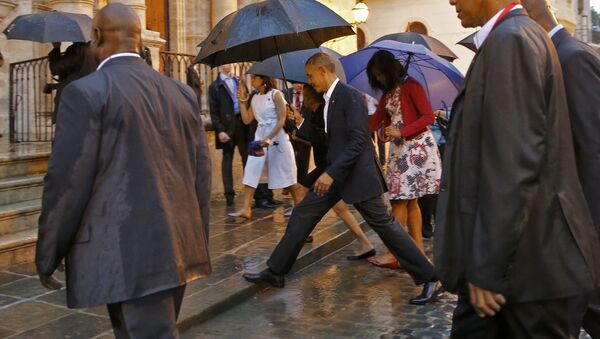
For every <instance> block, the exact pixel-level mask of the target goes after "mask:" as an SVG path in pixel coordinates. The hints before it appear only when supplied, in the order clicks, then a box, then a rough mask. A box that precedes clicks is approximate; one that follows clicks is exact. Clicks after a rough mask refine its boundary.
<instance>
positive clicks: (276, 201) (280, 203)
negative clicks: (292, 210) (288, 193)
mask: <svg viewBox="0 0 600 339" xmlns="http://www.w3.org/2000/svg"><path fill="white" fill-rule="evenodd" d="M269 202H270V203H271V204H273V205H275V206H279V205H283V201H279V200H275V199H273V198H271V199H269Z"/></svg>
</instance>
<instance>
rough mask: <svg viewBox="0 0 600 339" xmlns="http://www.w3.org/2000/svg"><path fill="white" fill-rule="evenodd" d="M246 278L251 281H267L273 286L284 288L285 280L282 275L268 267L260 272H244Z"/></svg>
mask: <svg viewBox="0 0 600 339" xmlns="http://www.w3.org/2000/svg"><path fill="white" fill-rule="evenodd" d="M244 279H246V281H248V282H251V283H255V284H257V283H262V282H264V283H267V284H269V285H271V286H273V287H277V288H283V286H284V285H285V280H284V279H283V276H282V275H277V274H275V273H274V272H273V271H271V270H270V269H268V268H267V269H266V270H264V271H261V272H259V273H244Z"/></svg>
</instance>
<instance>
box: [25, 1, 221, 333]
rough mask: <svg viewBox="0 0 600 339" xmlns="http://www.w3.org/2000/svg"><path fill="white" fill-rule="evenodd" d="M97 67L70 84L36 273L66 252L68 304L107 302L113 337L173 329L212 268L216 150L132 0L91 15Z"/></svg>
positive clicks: (48, 182)
mask: <svg viewBox="0 0 600 339" xmlns="http://www.w3.org/2000/svg"><path fill="white" fill-rule="evenodd" d="M93 29H94V31H93V49H94V50H95V52H96V53H97V55H98V57H99V58H98V59H99V60H102V63H101V64H100V66H99V67H98V71H96V72H95V73H93V74H91V75H89V76H87V77H84V78H82V79H79V80H77V81H75V82H73V83H71V84H70V85H69V86H67V87H66V88H65V89H64V92H63V95H62V99H61V106H60V114H59V116H58V122H57V130H56V139H55V141H54V146H53V151H52V155H51V157H50V162H49V165H48V174H47V175H46V177H45V179H44V194H43V198H42V212H41V216H40V222H39V234H38V241H37V250H36V266H37V270H38V273H39V277H40V281H41V282H42V284H43V285H44V286H46V287H48V288H58V287H60V284H59V283H58V282H57V281H56V280H55V279H54V278H53V277H52V274H53V272H54V271H55V270H56V269H57V268H58V267H59V266H60V264H61V262H62V260H63V259H65V260H66V267H67V304H68V306H69V307H74V308H83V307H92V306H97V305H102V304H107V305H108V312H109V315H110V318H111V323H112V325H113V329H114V333H115V335H116V337H117V338H173V337H177V336H178V334H177V327H176V320H177V315H178V313H179V309H180V306H181V302H182V298H183V293H184V290H185V285H186V283H188V282H190V281H192V280H195V279H197V278H201V277H204V276H207V275H208V274H209V273H210V270H211V267H210V260H209V253H208V244H207V241H208V221H209V199H210V189H211V184H210V168H211V166H210V158H209V150H208V144H207V141H206V135H205V132H204V128H203V125H202V120H201V118H200V114H199V111H200V110H199V107H198V101H197V100H196V95H195V94H194V92H193V91H192V89H191V88H189V87H188V86H186V85H183V84H181V83H179V82H176V81H174V80H172V79H169V78H167V77H165V76H162V75H160V74H159V73H157V72H156V71H154V70H153V69H152V68H150V67H149V66H148V65H147V64H146V63H145V62H144V60H142V59H141V58H140V56H139V54H138V53H137V51H139V47H140V44H141V24H140V21H139V17H138V16H137V14H136V13H135V12H133V10H131V9H130V8H129V7H127V6H125V5H123V4H109V5H108V6H106V7H104V8H103V9H102V10H101V11H100V12H99V13H98V14H97V16H96V17H95V19H94V23H93Z"/></svg>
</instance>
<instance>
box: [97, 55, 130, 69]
mask: <svg viewBox="0 0 600 339" xmlns="http://www.w3.org/2000/svg"><path fill="white" fill-rule="evenodd" d="M122 57H136V58H141V56H140V55H139V54H137V53H117V54H113V55H111V56H109V57H108V58H106V59H104V60H103V61H102V62H101V63H100V65H98V68H96V70H97V71H99V70H100V68H102V67H104V65H105V64H106V63H107V62H109V61H110V60H112V59H116V58H122Z"/></svg>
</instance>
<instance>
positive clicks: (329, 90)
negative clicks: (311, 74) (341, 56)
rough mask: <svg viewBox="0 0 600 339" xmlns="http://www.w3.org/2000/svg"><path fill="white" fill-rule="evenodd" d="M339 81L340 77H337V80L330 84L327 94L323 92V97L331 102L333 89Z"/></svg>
mask: <svg viewBox="0 0 600 339" xmlns="http://www.w3.org/2000/svg"><path fill="white" fill-rule="evenodd" d="M338 82H340V78H335V80H334V81H333V83H332V84H331V86H329V89H328V90H327V92H326V93H325V94H323V99H325V101H327V102H329V99H330V98H331V95H332V94H333V90H335V86H336V85H337V84H338Z"/></svg>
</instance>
